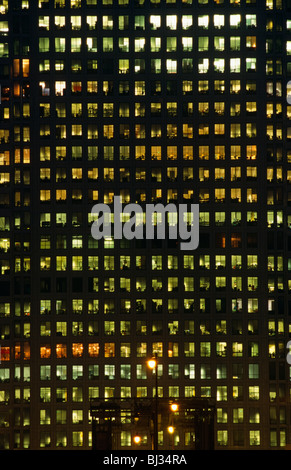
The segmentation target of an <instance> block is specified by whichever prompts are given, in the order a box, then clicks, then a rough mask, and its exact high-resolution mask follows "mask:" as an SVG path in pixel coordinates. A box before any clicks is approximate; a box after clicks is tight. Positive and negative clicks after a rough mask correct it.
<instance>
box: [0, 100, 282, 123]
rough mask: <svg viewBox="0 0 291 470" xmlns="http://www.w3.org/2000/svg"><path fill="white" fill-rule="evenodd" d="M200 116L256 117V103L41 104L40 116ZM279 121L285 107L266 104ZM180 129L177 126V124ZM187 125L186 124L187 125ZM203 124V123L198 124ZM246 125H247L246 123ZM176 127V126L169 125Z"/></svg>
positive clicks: (22, 110) (16, 110) (25, 113)
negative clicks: (244, 115)
mask: <svg viewBox="0 0 291 470" xmlns="http://www.w3.org/2000/svg"><path fill="white" fill-rule="evenodd" d="M197 112H198V115H199V116H203V117H204V118H205V119H203V122H204V120H205V123H206V124H208V125H209V123H207V119H206V118H207V117H208V116H210V115H211V116H212V113H214V114H213V116H214V117H215V116H217V117H218V116H230V117H238V116H241V115H243V114H244V112H245V113H246V116H250V117H251V116H257V101H246V102H245V103H240V102H239V101H233V102H230V103H228V102H225V101H221V100H220V101H214V102H213V103H209V101H199V102H198V103H195V102H192V101H189V100H187V102H182V103H178V102H177V101H168V102H167V103H162V102H160V101H154V100H151V103H149V104H148V103H146V102H135V103H131V102H122V103H119V104H115V103H114V102H106V103H103V104H101V103H100V100H96V101H95V102H89V103H85V104H83V103H82V102H79V103H71V105H68V104H67V103H56V104H55V105H51V104H50V103H40V104H39V116H40V117H41V118H51V117H54V119H55V118H56V119H58V118H66V117H72V118H80V117H88V118H94V117H95V118H96V117H103V118H129V117H135V118H140V117H147V116H151V117H163V118H164V117H165V115H166V116H167V117H168V118H173V117H176V118H177V117H181V116H182V117H189V116H193V115H195V116H196V113H197ZM285 112H286V114H285V117H286V118H287V119H291V106H286V110H285ZM164 113H165V114H164ZM12 114H13V117H14V118H15V119H18V118H20V117H23V118H30V104H29V103H23V104H22V107H21V106H20V104H19V103H15V104H14V106H13V112H12ZM1 115H2V118H3V120H5V119H9V118H10V117H11V116H10V115H11V113H10V107H9V104H8V105H7V106H5V104H4V107H3V108H2V113H1ZM275 117H276V118H278V117H279V118H280V117H283V105H282V103H276V104H275V103H272V102H267V104H266V118H267V119H272V118H275ZM175 124H176V125H177V123H175ZM185 124H187V123H185ZM199 124H202V122H199ZM246 124H247V123H246ZM167 125H168V126H169V125H173V123H168V124H167Z"/></svg>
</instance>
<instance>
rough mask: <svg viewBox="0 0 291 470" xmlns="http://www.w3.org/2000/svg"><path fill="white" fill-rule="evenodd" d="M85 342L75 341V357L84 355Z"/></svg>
mask: <svg viewBox="0 0 291 470" xmlns="http://www.w3.org/2000/svg"><path fill="white" fill-rule="evenodd" d="M83 349H84V346H83V343H73V344H72V354H73V356H74V357H82V356H83Z"/></svg>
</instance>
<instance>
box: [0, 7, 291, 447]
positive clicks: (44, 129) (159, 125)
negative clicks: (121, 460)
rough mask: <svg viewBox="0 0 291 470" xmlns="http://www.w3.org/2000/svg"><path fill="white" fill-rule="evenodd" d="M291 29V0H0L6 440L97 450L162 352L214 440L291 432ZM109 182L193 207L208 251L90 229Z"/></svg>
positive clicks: (129, 193)
mask: <svg viewBox="0 0 291 470" xmlns="http://www.w3.org/2000/svg"><path fill="white" fill-rule="evenodd" d="M290 32H291V2H290V0H266V1H260V0H58V1H57V0H38V1H32V0H15V1H12V2H11V1H8V0H1V1H0V39H1V40H0V74H1V105H0V116H1V122H0V139H1V150H0V185H1V192H0V206H1V212H0V247H1V257H0V259H1V261H0V263H1V270H0V328H1V365H0V447H1V448H3V449H15V448H17V449H23V448H24V449H29V448H30V449H34V450H35V449H39V448H46V447H47V448H51V449H55V448H58V447H61V446H62V447H64V448H66V449H72V448H73V449H80V450H81V449H90V448H91V445H92V427H91V417H90V406H91V403H92V402H94V401H96V400H104V399H107V400H109V399H113V398H122V399H124V400H125V399H134V398H145V399H146V398H153V397H154V396H155V385H154V380H153V378H154V376H153V375H152V372H151V371H150V370H149V369H148V368H147V365H146V361H147V359H149V358H151V357H152V356H153V355H156V356H157V359H158V398H159V399H171V400H174V401H176V402H177V403H179V401H180V400H182V399H186V398H191V397H195V398H202V399H214V400H215V409H216V414H215V431H214V436H215V448H216V449H279V448H285V447H286V446H288V445H289V444H290V439H291V437H290V366H289V364H288V361H287V356H286V355H287V352H288V350H287V342H288V340H289V335H290V313H291V304H290V300H289V291H290V282H291V281H290V275H289V273H290V266H291V258H289V250H290V249H291V239H290V234H289V228H290V226H291V213H290V201H291V198H290V189H289V183H290V181H291V169H290V168H291V167H290V163H291V145H290V142H291V141H290V138H291V126H290V124H289V123H290V117H291V105H290V104H289V103H288V100H287V83H288V80H291V39H290ZM114 196H121V199H122V203H123V204H127V203H129V202H130V203H138V204H140V205H141V206H142V207H145V204H150V203H152V204H157V203H159V202H161V203H162V204H164V205H166V204H168V203H174V204H176V205H178V204H182V203H192V204H199V221H200V223H199V232H200V243H199V247H198V248H197V249H195V250H191V251H187V250H181V249H180V244H179V240H175V239H170V238H168V237H165V239H164V240H159V239H154V240H148V239H133V240H128V239H126V238H125V237H124V238H122V239H121V240H118V239H114V237H113V236H112V237H106V238H105V239H101V240H96V239H95V238H94V237H92V234H91V227H92V223H93V222H94V220H95V216H94V214H92V213H91V211H92V207H93V206H94V205H95V204H97V203H105V204H107V205H109V207H112V205H113V198H114ZM125 219H126V216H124V218H123V222H124V221H125ZM111 221H112V222H113V219H111ZM169 221H170V223H171V221H172V219H171V214H170V215H169ZM133 433H134V430H132V429H127V430H126V431H123V429H121V430H120V434H119V442H118V446H119V448H122V449H128V448H131V446H132V438H133ZM197 438H198V437H197V436H193V433H192V434H191V433H189V432H188V431H187V433H186V432H185V433H184V434H183V432H181V433H180V434H179V435H178V434H177V433H176V435H174V440H173V445H174V448H175V449H181V448H191V445H192V444H191V443H193V442H194V440H195V439H197ZM167 439H168V438H167V437H166V431H165V432H164V431H163V430H160V432H159V441H160V442H159V444H160V446H161V449H165V448H167V442H168V441H167ZM145 441H146V439H145ZM142 445H144V446H146V445H147V442H144V443H143V444H141V445H140V447H139V448H142ZM187 446H188V447H187Z"/></svg>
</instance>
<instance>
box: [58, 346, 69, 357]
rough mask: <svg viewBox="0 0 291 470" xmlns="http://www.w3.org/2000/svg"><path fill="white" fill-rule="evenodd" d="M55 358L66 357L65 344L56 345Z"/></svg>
mask: <svg viewBox="0 0 291 470" xmlns="http://www.w3.org/2000/svg"><path fill="white" fill-rule="evenodd" d="M56 356H57V358H63V357H67V345H66V344H57V345H56Z"/></svg>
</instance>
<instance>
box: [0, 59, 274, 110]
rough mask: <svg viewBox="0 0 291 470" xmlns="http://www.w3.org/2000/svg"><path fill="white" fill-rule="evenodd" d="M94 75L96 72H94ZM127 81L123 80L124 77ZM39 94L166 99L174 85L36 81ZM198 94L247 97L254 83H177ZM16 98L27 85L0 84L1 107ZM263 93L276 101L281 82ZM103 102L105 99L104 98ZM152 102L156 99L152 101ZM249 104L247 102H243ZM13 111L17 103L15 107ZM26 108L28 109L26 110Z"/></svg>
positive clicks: (45, 66) (186, 92)
mask: <svg viewBox="0 0 291 470" xmlns="http://www.w3.org/2000/svg"><path fill="white" fill-rule="evenodd" d="M62 63H63V62H62V61H60V66H61V67H62ZM88 64H89V66H90V67H91V69H92V70H93V68H94V67H95V65H97V63H95V62H93V61H91V62H88ZM40 68H41V70H46V69H47V70H48V71H49V70H50V60H49V59H47V60H45V59H43V60H40ZM95 73H96V71H95ZM124 78H127V77H124ZM39 89H40V95H41V96H43V97H49V96H50V95H51V94H52V95H55V96H60V97H61V96H66V98H68V96H69V94H70V95H71V96H79V95H81V94H82V93H83V92H84V93H85V92H86V94H87V95H88V96H92V95H96V94H97V93H98V92H100V95H102V96H104V97H109V98H110V97H111V96H113V95H114V94H118V95H120V96H123V95H128V94H129V93H132V94H133V95H134V96H145V95H148V94H149V95H151V96H159V95H161V94H162V93H164V94H165V95H167V96H175V95H177V94H178V91H179V90H178V86H177V82H176V80H174V79H171V80H170V79H169V80H166V83H164V82H162V81H161V80H151V81H150V82H147V83H146V81H145V80H134V81H130V80H120V81H113V80H103V81H101V80H99V81H98V80H88V81H87V82H82V81H81V80H75V81H64V80H55V81H54V82H50V81H48V80H41V81H39ZM196 89H197V92H198V93H200V94H201V95H207V93H208V92H210V91H212V90H213V91H214V93H216V94H219V95H220V96H222V95H223V94H224V93H225V92H226V91H228V92H229V93H230V94H231V95H236V96H238V97H239V96H240V93H241V92H242V91H245V92H246V93H247V94H248V95H253V94H255V93H256V90H257V84H256V80H255V79H254V78H253V77H252V79H246V80H240V79H230V80H225V79H223V80H222V79H220V80H218V79H213V80H209V79H204V80H195V81H193V80H192V79H187V80H182V81H181V91H182V92H183V94H184V95H191V94H192V93H194V91H196ZM12 94H13V96H14V97H16V98H17V97H20V96H22V97H23V98H24V101H25V99H28V98H29V97H30V87H29V83H28V82H27V83H26V82H24V81H23V83H22V84H20V83H18V82H15V84H14V87H13V89H12V88H11V87H10V86H9V85H7V84H6V85H3V86H2V87H1V95H2V100H3V103H2V104H4V105H5V104H6V103H7V102H9V100H10V97H11V96H12ZM266 94H267V96H268V97H269V98H271V97H272V96H273V97H276V101H277V100H278V99H279V98H282V97H283V87H282V82H281V80H279V79H278V80H276V81H267V83H266ZM106 99H107V98H106ZM155 99H156V98H155ZM247 101H249V99H248V100H247ZM15 106H16V109H17V106H18V105H17V104H16V105H15ZM26 109H28V108H26Z"/></svg>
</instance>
